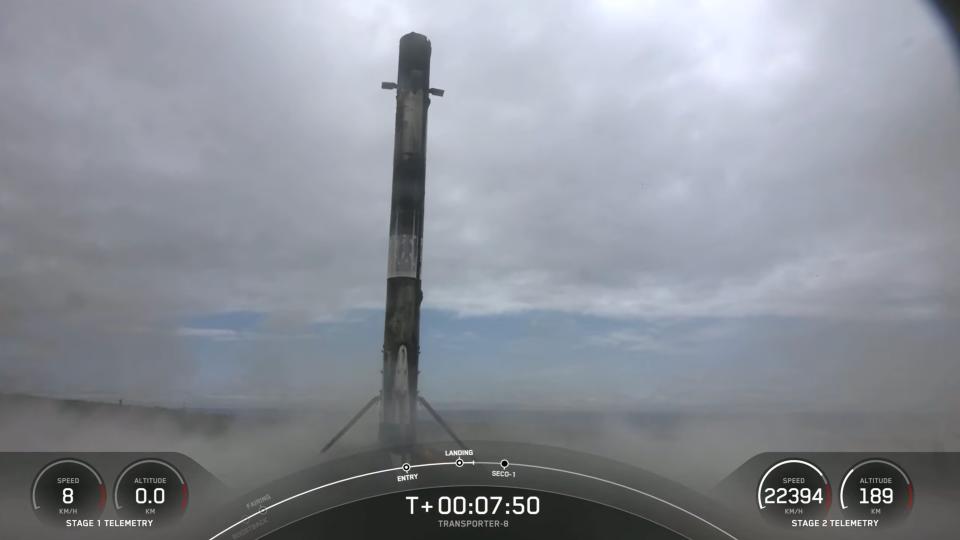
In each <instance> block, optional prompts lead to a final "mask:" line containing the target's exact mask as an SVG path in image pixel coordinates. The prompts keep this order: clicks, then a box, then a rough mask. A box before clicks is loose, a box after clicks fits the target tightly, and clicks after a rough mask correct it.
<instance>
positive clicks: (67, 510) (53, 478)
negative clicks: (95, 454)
mask: <svg viewBox="0 0 960 540" xmlns="http://www.w3.org/2000/svg"><path fill="white" fill-rule="evenodd" d="M31 503H32V504H33V511H34V512H35V513H36V515H37V517H39V518H40V519H41V520H42V521H45V522H47V523H53V524H59V525H65V523H66V521H68V520H87V519H96V518H98V517H100V513H101V512H103V508H104V506H106V504H107V489H106V487H104V485H103V480H102V479H101V478H100V474H99V473H98V472H97V471H96V470H95V469H94V468H93V467H91V466H90V465H87V464H86V463H84V462H82V461H80V460H77V459H61V460H58V461H54V462H53V463H51V464H49V465H47V466H46V467H44V468H43V469H41V470H40V472H39V473H37V477H36V479H34V481H33V488H32V490H31Z"/></svg>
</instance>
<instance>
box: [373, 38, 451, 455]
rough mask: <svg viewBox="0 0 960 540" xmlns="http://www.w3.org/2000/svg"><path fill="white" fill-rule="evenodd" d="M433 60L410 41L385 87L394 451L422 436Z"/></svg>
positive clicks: (389, 427)
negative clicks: (392, 107) (389, 137)
mask: <svg viewBox="0 0 960 540" xmlns="http://www.w3.org/2000/svg"><path fill="white" fill-rule="evenodd" d="M430 53H431V47H430V40H428V39H427V38H426V36H423V35H420V34H416V33H409V34H407V35H405V36H403V37H402V38H400V58H399V62H398V69H397V82H396V83H383V85H382V87H383V88H387V89H394V88H395V89H396V90H397V116H396V126H395V134H394V146H393V194H392V196H391V202H390V239H389V248H388V253H387V302H386V315H385V319H384V325H383V326H384V328H383V388H382V390H381V395H380V441H381V442H382V443H384V444H388V445H397V444H400V445H406V444H413V442H414V441H415V437H416V434H415V426H416V419H417V376H418V375H419V358H420V302H421V301H422V300H423V289H422V286H421V280H420V270H421V264H422V253H423V206H424V185H425V184H424V177H425V172H426V160H427V109H428V108H429V106H430V95H431V94H433V95H443V91H442V90H435V89H431V88H430Z"/></svg>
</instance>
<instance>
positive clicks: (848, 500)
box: [840, 459, 913, 526]
mask: <svg viewBox="0 0 960 540" xmlns="http://www.w3.org/2000/svg"><path fill="white" fill-rule="evenodd" d="M840 508H841V509H842V510H843V515H844V516H845V517H848V518H850V519H875V520H879V525H880V526H889V525H893V524H895V523H897V522H899V521H901V520H903V519H904V518H905V517H906V516H907V514H909V513H910V510H911V509H912V508H913V484H912V483H911V482H910V477H908V476H907V473H906V472H904V470H903V469H902V468H900V467H899V466H898V465H896V464H895V463H893V462H892V461H887V460H885V459H868V460H866V461H861V462H860V463H857V464H856V465H854V466H853V467H852V468H851V469H850V471H849V472H847V474H846V475H845V476H844V477H843V482H841V483H840Z"/></svg>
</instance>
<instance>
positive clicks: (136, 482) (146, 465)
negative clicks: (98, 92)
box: [114, 459, 188, 527]
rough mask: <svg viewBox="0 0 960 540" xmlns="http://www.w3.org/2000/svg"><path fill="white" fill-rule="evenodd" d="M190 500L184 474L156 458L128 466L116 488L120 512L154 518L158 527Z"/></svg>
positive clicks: (180, 513) (127, 516) (174, 517)
mask: <svg viewBox="0 0 960 540" xmlns="http://www.w3.org/2000/svg"><path fill="white" fill-rule="evenodd" d="M187 500H188V490H187V483H186V481H184V479H183V475H181V474H180V472H179V471H177V470H176V469H175V468H173V466H172V465H170V464H169V463H166V462H164V461H160V460H156V459H146V460H142V461H138V462H136V463H133V464H132V465H130V466H128V467H127V468H126V469H124V470H123V472H121V473H120V476H119V477H118V478H117V483H116V487H115V488H114V505H115V506H116V508H117V515H119V516H120V517H121V518H124V519H151V520H153V523H154V526H155V527H156V526H162V525H165V524H167V523H171V522H174V521H176V520H178V519H179V518H180V517H181V516H183V514H184V513H185V512H186V510H187Z"/></svg>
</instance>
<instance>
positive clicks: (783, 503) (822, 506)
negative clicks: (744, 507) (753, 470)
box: [757, 459, 830, 525]
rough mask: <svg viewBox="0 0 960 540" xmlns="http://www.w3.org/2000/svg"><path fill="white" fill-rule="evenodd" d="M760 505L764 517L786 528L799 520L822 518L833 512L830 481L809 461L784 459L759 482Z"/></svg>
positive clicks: (758, 498) (758, 501)
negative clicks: (830, 511) (831, 508)
mask: <svg viewBox="0 0 960 540" xmlns="http://www.w3.org/2000/svg"><path fill="white" fill-rule="evenodd" d="M757 505H758V506H759V508H760V513H761V514H763V516H764V517H765V518H767V519H769V520H771V521H773V522H776V523H780V524H784V525H789V524H790V523H791V522H792V521H793V520H796V519H820V518H823V517H825V516H826V515H827V512H828V511H829V510H830V482H829V481H828V480H827V477H826V475H825V474H823V472H822V471H821V470H820V469H819V468H818V467H817V466H816V465H814V464H812V463H810V462H808V461H803V460H800V459H788V460H784V461H781V462H779V463H777V464H776V465H774V466H772V467H770V468H769V469H767V472H766V473H765V474H764V475H763V477H762V478H761V479H760V486H759V487H758V488H757Z"/></svg>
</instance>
